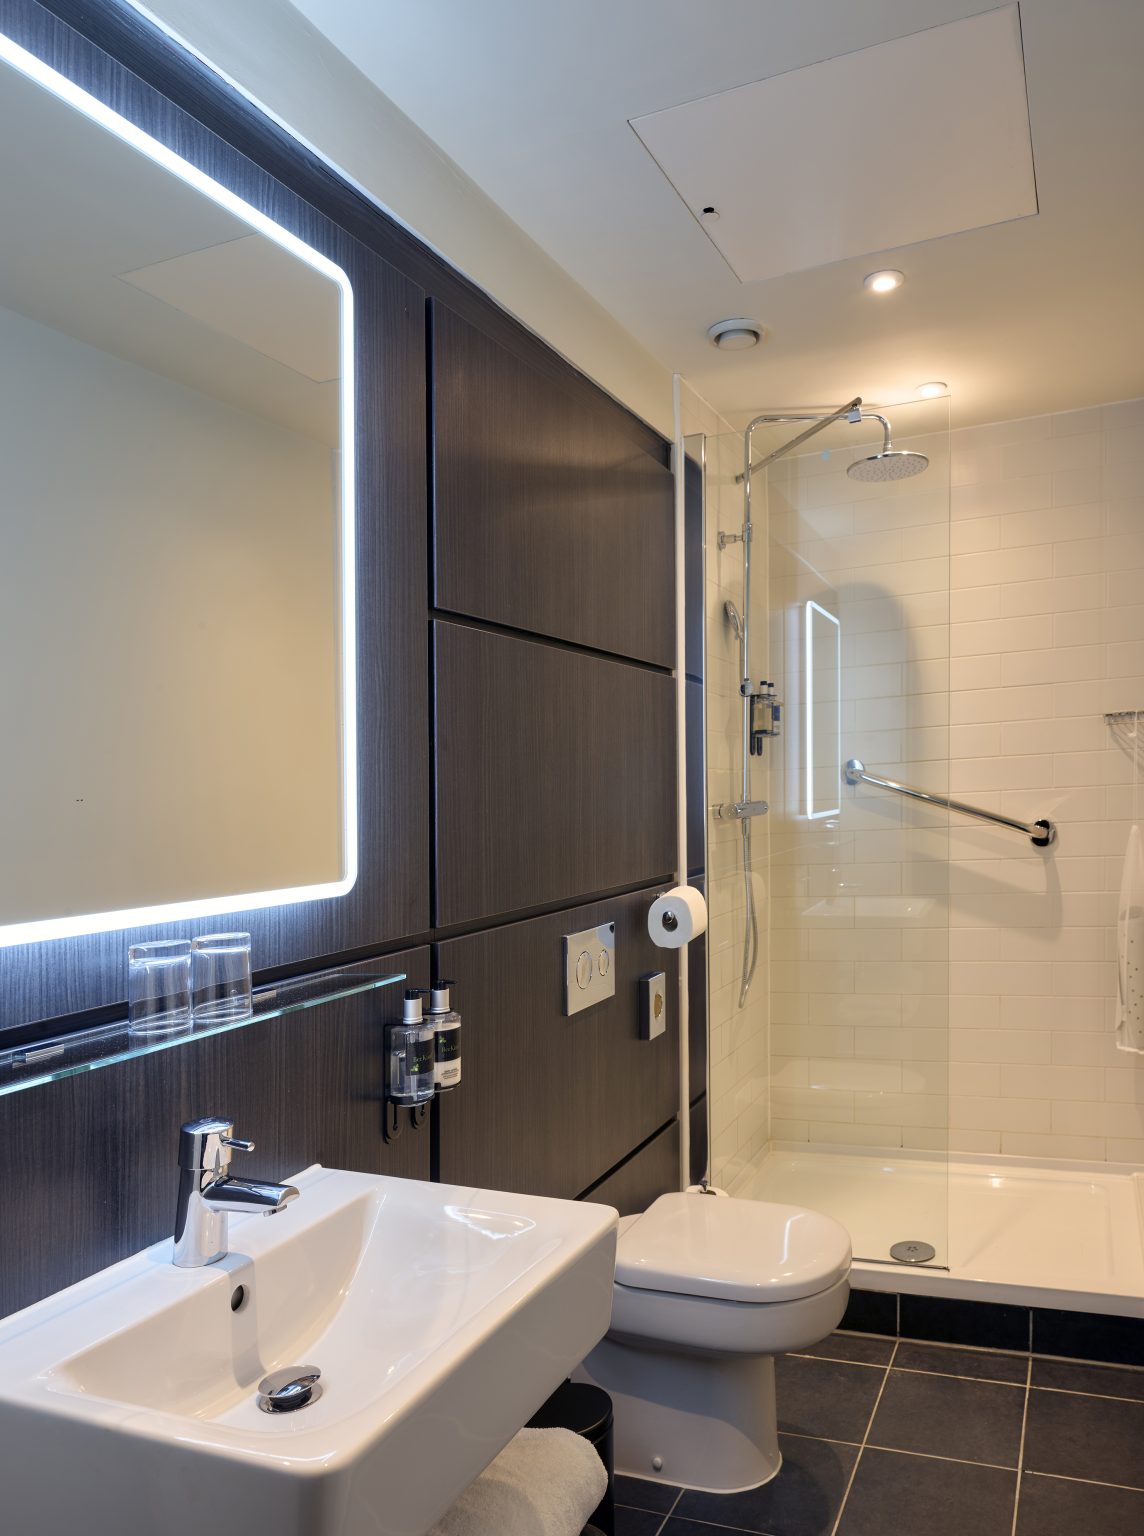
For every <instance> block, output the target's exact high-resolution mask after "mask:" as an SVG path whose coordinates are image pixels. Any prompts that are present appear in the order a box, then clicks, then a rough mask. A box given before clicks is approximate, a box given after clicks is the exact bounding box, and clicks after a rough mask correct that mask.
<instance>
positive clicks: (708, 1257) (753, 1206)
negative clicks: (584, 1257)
mask: <svg viewBox="0 0 1144 1536" xmlns="http://www.w3.org/2000/svg"><path fill="white" fill-rule="evenodd" d="M850 1258H851V1254H850V1237H849V1234H848V1233H847V1231H846V1229H845V1227H843V1226H841V1225H840V1224H839V1223H838V1222H836V1221H834V1220H832V1219H831V1218H830V1217H829V1216H823V1215H821V1214H820V1213H819V1212H817V1211H808V1210H804V1209H803V1208H802V1207H800V1206H796V1205H773V1204H771V1203H769V1202H767V1201H761V1200H736V1199H726V1200H715V1199H710V1198H708V1197H707V1196H705V1195H698V1194H669V1195H661V1196H660V1197H659V1199H658V1200H656V1201H654V1202H653V1203H652V1204H651V1205H650V1206H649V1207H648V1208H647V1210H646V1211H645V1212H644V1213H643V1215H642V1216H638V1217H637V1218H636V1219H635V1220H634V1221H632V1222H631V1223H630V1224H628V1223H625V1224H624V1227H623V1230H622V1231H621V1233H620V1238H619V1243H618V1245H617V1250H616V1282H617V1285H618V1286H623V1287H625V1288H628V1289H632V1290H640V1291H655V1292H659V1293H661V1294H668V1295H673V1296H677V1297H685V1296H686V1297H693V1298H702V1299H705V1300H708V1301H714V1302H723V1303H734V1304H737V1305H743V1304H748V1305H750V1304H754V1305H766V1306H773V1305H775V1304H778V1303H784V1302H794V1301H802V1300H805V1299H806V1298H808V1297H811V1296H816V1295H819V1294H821V1293H822V1292H825V1291H830V1290H832V1289H833V1288H834V1287H835V1286H836V1285H837V1284H838V1282H839V1281H840V1280H845V1279H846V1277H847V1276H848V1275H849V1273H850Z"/></svg>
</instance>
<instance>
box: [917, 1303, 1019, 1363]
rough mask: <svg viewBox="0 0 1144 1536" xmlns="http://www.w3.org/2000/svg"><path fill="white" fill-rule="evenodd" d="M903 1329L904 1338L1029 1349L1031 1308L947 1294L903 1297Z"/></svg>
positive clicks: (983, 1346)
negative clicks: (954, 1297)
mask: <svg viewBox="0 0 1144 1536" xmlns="http://www.w3.org/2000/svg"><path fill="white" fill-rule="evenodd" d="M900 1332H901V1335H902V1338H903V1339H928V1340H930V1341H931V1342H933V1343H935V1344H965V1345H968V1346H969V1347H970V1348H975V1349H1016V1350H1027V1349H1028V1347H1029V1309H1028V1307H1008V1306H1004V1305H1002V1304H1001V1303H999V1302H992V1301H956V1300H953V1299H952V1298H950V1297H948V1296H903V1297H902V1310H901V1318H900Z"/></svg>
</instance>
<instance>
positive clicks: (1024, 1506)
mask: <svg viewBox="0 0 1144 1536" xmlns="http://www.w3.org/2000/svg"><path fill="white" fill-rule="evenodd" d="M1141 1531H1144V1493H1135V1492H1132V1491H1130V1490H1127V1489H1124V1488H1103V1487H1101V1486H1100V1485H1099V1484H1098V1483H1069V1482H1066V1481H1065V1480H1064V1479H1063V1478H1060V1477H1041V1476H1039V1475H1038V1474H1037V1473H1028V1472H1027V1473H1026V1474H1025V1475H1024V1477H1022V1479H1021V1498H1020V1501H1019V1503H1018V1506H1017V1530H1016V1536H1080V1533H1082V1532H1083V1533H1085V1536H1140V1532H1141Z"/></svg>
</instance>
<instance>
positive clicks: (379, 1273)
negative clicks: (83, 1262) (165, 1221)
mask: <svg viewBox="0 0 1144 1536" xmlns="http://www.w3.org/2000/svg"><path fill="white" fill-rule="evenodd" d="M291 1182H292V1183H294V1184H296V1185H297V1186H298V1188H299V1190H300V1191H301V1196H300V1198H299V1199H298V1200H296V1201H294V1202H293V1204H291V1205H290V1206H288V1207H287V1208H286V1210H284V1211H283V1212H282V1213H281V1214H279V1215H277V1216H275V1217H273V1218H272V1219H269V1220H267V1219H264V1218H261V1217H258V1216H247V1217H242V1218H232V1221H231V1238H230V1249H231V1251H230V1254H229V1255H228V1257H227V1258H225V1259H223V1260H222V1261H221V1262H219V1263H218V1264H214V1265H210V1266H208V1267H206V1268H203V1269H177V1268H175V1267H174V1266H173V1265H172V1264H171V1262H170V1259H171V1243H170V1241H166V1242H163V1243H159V1244H157V1245H156V1246H155V1247H153V1248H150V1249H147V1250H146V1251H145V1252H143V1253H140V1254H136V1255H135V1256H134V1257H132V1258H130V1259H126V1260H124V1262H123V1263H121V1264H117V1265H115V1266H114V1267H112V1268H111V1269H107V1270H104V1271H103V1272H102V1273H101V1274H98V1275H94V1276H92V1277H91V1279H89V1280H84V1281H82V1282H81V1283H80V1284H78V1285H75V1286H72V1287H71V1288H70V1289H69V1290H66V1291H62V1292H60V1293H59V1294H58V1295H56V1296H52V1297H49V1298H48V1299H47V1300H46V1301H43V1302H40V1303H39V1304H38V1305H36V1306H34V1307H30V1308H28V1309H27V1310H26V1311H24V1312H20V1313H17V1314H15V1315H14V1316H12V1317H10V1318H8V1319H6V1320H4V1321H2V1322H0V1499H2V1500H3V1511H4V1527H5V1529H9V1528H10V1529H11V1530H12V1531H13V1532H15V1531H27V1532H29V1533H31V1532H35V1536H74V1532H76V1531H77V1530H82V1531H83V1532H84V1533H85V1536H124V1533H125V1532H130V1533H131V1536H203V1533H204V1532H205V1531H209V1532H210V1533H211V1536H232V1533H233V1536H261V1533H262V1532H267V1533H269V1532H273V1533H274V1536H421V1533H423V1532H425V1531H427V1530H428V1529H430V1528H431V1527H432V1525H433V1524H434V1522H435V1521H436V1520H437V1519H438V1518H439V1517H440V1515H441V1514H442V1513H443V1512H444V1511H445V1510H446V1509H447V1508H448V1506H449V1505H450V1504H451V1503H452V1502H453V1500H454V1499H455V1498H456V1497H457V1495H458V1494H459V1493H460V1492H461V1490H462V1489H463V1488H464V1487H466V1486H467V1484H468V1483H469V1482H471V1481H472V1479H473V1478H474V1477H476V1476H477V1475H478V1474H479V1473H480V1472H481V1471H482V1470H483V1468H484V1467H485V1466H487V1465H488V1463H489V1462H490V1461H491V1460H492V1458H493V1457H494V1456H495V1455H496V1454H497V1452H498V1451H500V1450H501V1449H502V1448H503V1447H504V1446H505V1445H506V1444H507V1443H508V1441H509V1440H510V1439H511V1438H512V1436H513V1435H514V1434H515V1433H516V1431H517V1429H519V1428H520V1426H521V1425H522V1424H523V1423H524V1422H525V1420H527V1419H528V1418H529V1417H530V1415H531V1414H532V1413H533V1412H534V1411H535V1409H536V1408H537V1407H539V1405H540V1403H541V1402H542V1401H543V1400H544V1398H545V1397H547V1396H548V1394H549V1393H550V1392H552V1391H553V1390H554V1389H555V1388H556V1387H557V1386H558V1385H559V1384H560V1382H561V1381H562V1380H563V1379H564V1377H565V1376H566V1375H567V1374H568V1372H569V1371H570V1370H571V1369H572V1368H573V1366H575V1365H576V1364H577V1363H578V1362H579V1361H580V1360H581V1359H582V1358H583V1356H584V1355H586V1354H587V1353H588V1351H589V1350H590V1349H591V1348H592V1347H593V1346H594V1345H595V1344H596V1343H597V1342H598V1341H599V1340H600V1339H601V1338H602V1337H603V1335H604V1333H605V1332H606V1331H607V1328H608V1323H609V1319H610V1316H611V1307H612V1277H613V1272H614V1266H615V1246H616V1225H617V1222H616V1213H615V1212H614V1211H612V1210H611V1209H609V1208H608V1207H607V1206H600V1205H591V1204H584V1203H580V1202H576V1201H568V1200H548V1199H541V1198H537V1197H533V1196H527V1195H512V1194H501V1193H496V1192H494V1191H491V1190H480V1189H462V1188H458V1187H456V1186H452V1185H445V1184H430V1183H421V1182H418V1181H415V1180H407V1179H393V1178H385V1177H381V1176H379V1175H372V1174H361V1173H343V1172H339V1171H337V1170H333V1169H323V1168H312V1169H308V1170H307V1171H306V1172H305V1173H303V1174H301V1175H299V1176H298V1177H297V1178H294V1179H292V1180H291ZM302 1365H313V1366H317V1367H318V1368H319V1369H320V1371H321V1387H322V1395H321V1397H320V1398H319V1399H318V1400H315V1401H313V1402H311V1403H309V1404H308V1405H307V1406H306V1407H303V1408H300V1409H297V1410H296V1411H295V1412H292V1413H278V1414H268V1413H265V1412H263V1411H262V1410H261V1409H260V1408H259V1407H258V1404H257V1401H256V1398H257V1389H258V1386H259V1383H260V1382H261V1381H262V1379H263V1378H264V1377H265V1376H267V1375H268V1374H269V1373H270V1372H272V1371H276V1370H279V1369H282V1368H285V1367H293V1366H302Z"/></svg>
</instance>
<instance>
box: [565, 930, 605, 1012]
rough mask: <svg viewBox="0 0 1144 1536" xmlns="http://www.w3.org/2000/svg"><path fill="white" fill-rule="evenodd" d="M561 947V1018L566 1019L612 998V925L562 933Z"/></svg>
mask: <svg viewBox="0 0 1144 1536" xmlns="http://www.w3.org/2000/svg"><path fill="white" fill-rule="evenodd" d="M562 945H563V959H564V965H563V971H564V1017H565V1018H568V1019H570V1018H572V1017H573V1015H574V1014H577V1013H582V1012H583V1011H584V1009H585V1008H594V1007H595V1006H596V1004H597V1003H603V1002H606V1001H607V1000H608V999H609V998H612V997H615V995H616V925H615V923H614V922H612V923H600V924H598V925H597V926H596V927H595V928H582V929H581V930H580V932H579V933H566V934H565V935H564V938H563V940H562Z"/></svg>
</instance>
